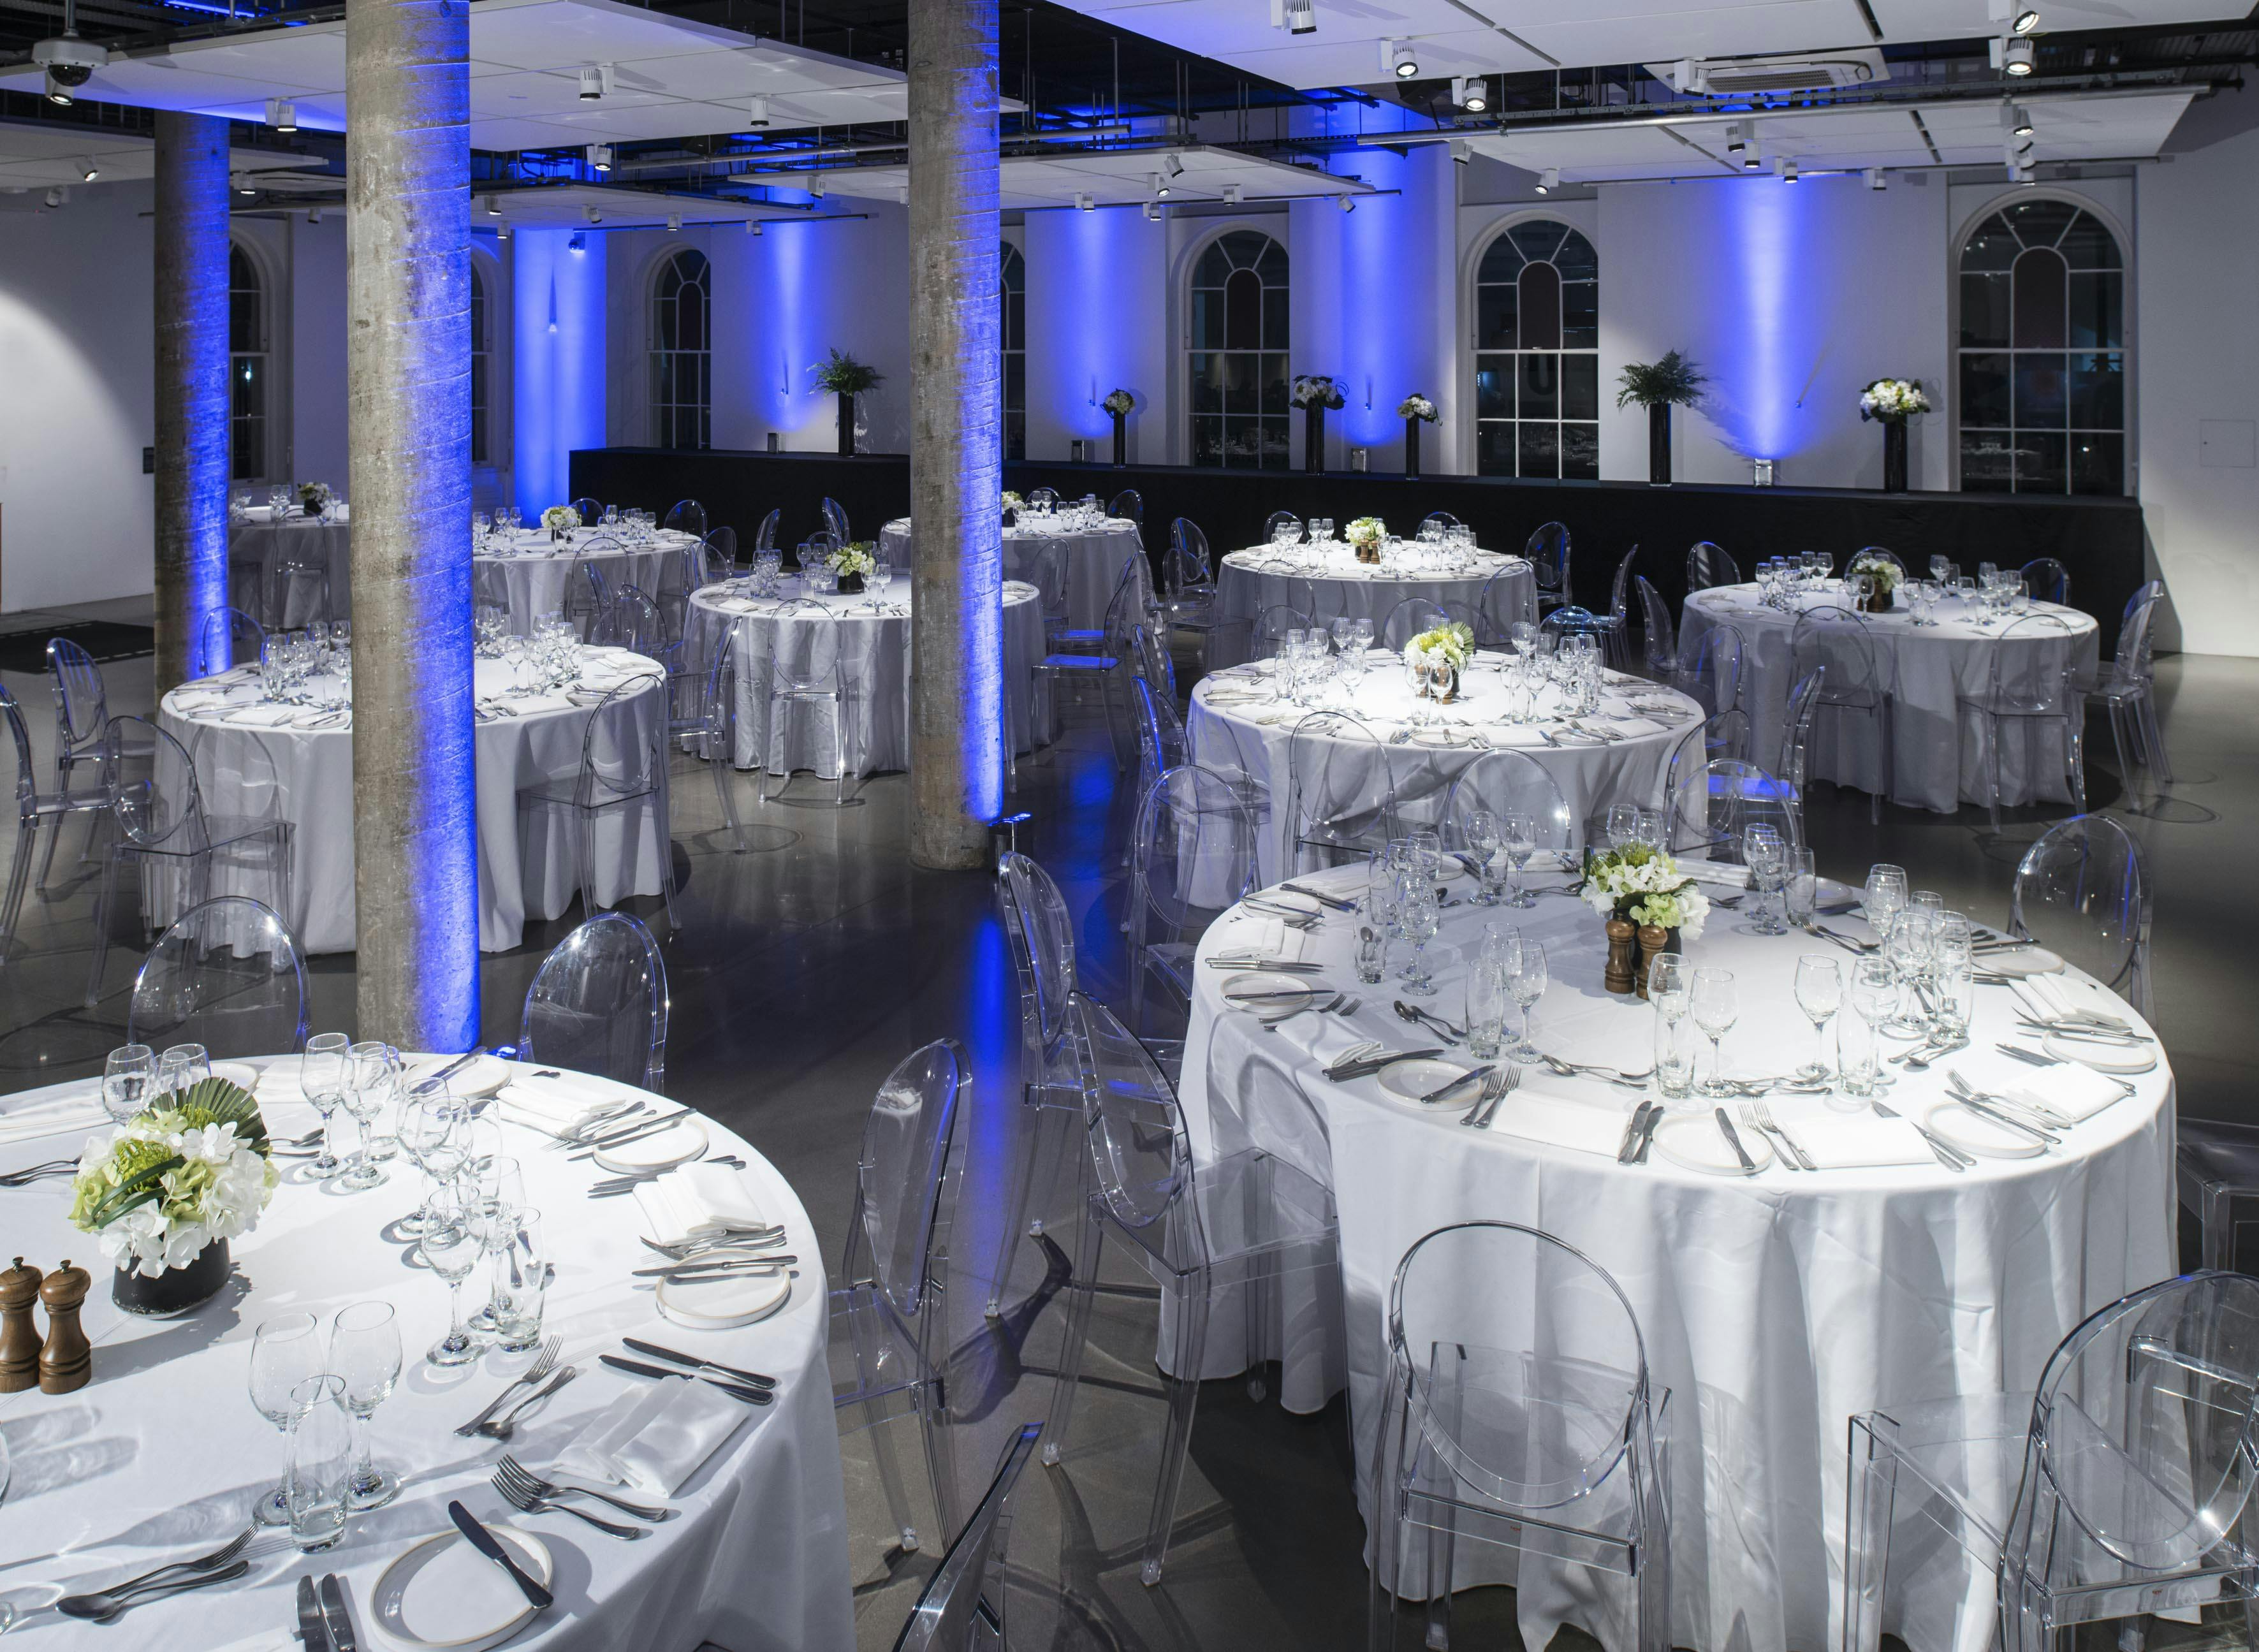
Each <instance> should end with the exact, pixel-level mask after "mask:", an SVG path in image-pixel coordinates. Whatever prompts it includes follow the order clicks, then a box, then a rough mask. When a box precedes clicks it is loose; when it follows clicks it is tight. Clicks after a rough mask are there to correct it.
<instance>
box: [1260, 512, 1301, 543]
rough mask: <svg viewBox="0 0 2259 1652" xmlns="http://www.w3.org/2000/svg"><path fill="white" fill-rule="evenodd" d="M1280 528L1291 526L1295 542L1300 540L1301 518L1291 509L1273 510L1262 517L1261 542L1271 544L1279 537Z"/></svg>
mask: <svg viewBox="0 0 2259 1652" xmlns="http://www.w3.org/2000/svg"><path fill="white" fill-rule="evenodd" d="M1281 528H1292V529H1293V530H1294V541H1295V543H1296V544H1300V543H1301V538H1302V519H1301V517H1300V516H1296V515H1295V514H1294V513H1293V511H1291V510H1274V511H1272V513H1271V514H1270V516H1267V517H1265V519H1264V523H1263V543H1264V544H1265V545H1269V544H1271V543H1272V541H1273V540H1274V539H1276V538H1278V537H1279V529H1281Z"/></svg>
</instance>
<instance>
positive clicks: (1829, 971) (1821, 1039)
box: [1796, 952, 1843, 1079]
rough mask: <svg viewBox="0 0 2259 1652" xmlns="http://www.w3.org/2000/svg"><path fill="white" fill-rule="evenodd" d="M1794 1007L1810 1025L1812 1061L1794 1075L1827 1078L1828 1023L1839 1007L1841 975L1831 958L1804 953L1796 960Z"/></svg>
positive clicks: (1818, 953)
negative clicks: (1802, 1013)
mask: <svg viewBox="0 0 2259 1652" xmlns="http://www.w3.org/2000/svg"><path fill="white" fill-rule="evenodd" d="M1796 1007H1797V1008H1799V1009H1800V1010H1802V1011H1803V1012H1804V1014H1805V1017H1806V1020H1808V1021H1810V1022H1811V1023H1812V1059H1811V1060H1809V1061H1807V1062H1806V1063H1805V1064H1804V1065H1803V1066H1801V1067H1799V1069H1797V1072H1798V1075H1799V1077H1801V1078H1806V1079H1826V1078H1828V1077H1830V1076H1832V1071H1831V1069H1830V1068H1829V1066H1828V1022H1831V1021H1833V1020H1834V1019H1835V1012H1836V1011H1837V1010H1839V1009H1841V1008H1842V1007H1843V972H1842V968H1841V967H1840V966H1839V965H1837V964H1836V962H1835V959H1834V958H1829V957H1828V956H1827V955H1826V954H1824V953H1820V952H1806V953H1805V954H1804V955H1803V956H1801V957H1800V958H1798V959H1797V960H1796Z"/></svg>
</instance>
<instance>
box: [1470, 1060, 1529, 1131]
mask: <svg viewBox="0 0 2259 1652" xmlns="http://www.w3.org/2000/svg"><path fill="white" fill-rule="evenodd" d="M1492 1082H1493V1084H1494V1085H1495V1086H1497V1093H1496V1094H1495V1095H1493V1096H1492V1097H1491V1100H1490V1106H1489V1107H1486V1108H1485V1109H1484V1111H1483V1115H1482V1122H1481V1123H1480V1124H1478V1125H1477V1126H1475V1128H1476V1129H1479V1130H1487V1129H1490V1122H1491V1121H1492V1120H1493V1119H1494V1118H1496V1117H1497V1116H1498V1110H1499V1108H1500V1107H1503V1106H1505V1105H1506V1098H1507V1097H1508V1096H1510V1095H1512V1094H1513V1093H1514V1092H1515V1091H1516V1090H1518V1089H1520V1088H1521V1068H1519V1067H1508V1068H1507V1069H1506V1071H1505V1072H1501V1073H1499V1074H1498V1075H1497V1076H1496V1077H1495V1078H1494V1079H1493V1080H1492Z"/></svg>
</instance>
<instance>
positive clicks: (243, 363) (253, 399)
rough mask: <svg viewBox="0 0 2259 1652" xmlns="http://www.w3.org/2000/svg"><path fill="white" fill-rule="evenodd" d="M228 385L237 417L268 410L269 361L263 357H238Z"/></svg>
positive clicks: (229, 375)
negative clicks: (231, 392)
mask: <svg viewBox="0 0 2259 1652" xmlns="http://www.w3.org/2000/svg"><path fill="white" fill-rule="evenodd" d="M228 384H229V388H230V389H232V391H233V393H234V394H233V396H232V404H233V410H234V413H235V415H236V417H239V418H240V417H243V416H244V415H246V414H256V413H264V412H265V411H266V410H267V360H266V358H265V357H263V356H238V357H236V358H235V362H234V371H233V372H232V373H230V374H228Z"/></svg>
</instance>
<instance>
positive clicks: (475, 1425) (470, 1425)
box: [455, 1335, 565, 1440]
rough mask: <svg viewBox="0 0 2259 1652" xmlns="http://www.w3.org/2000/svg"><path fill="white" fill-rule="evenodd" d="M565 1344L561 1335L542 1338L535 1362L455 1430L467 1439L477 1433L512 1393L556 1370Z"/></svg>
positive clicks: (511, 1379)
mask: <svg viewBox="0 0 2259 1652" xmlns="http://www.w3.org/2000/svg"><path fill="white" fill-rule="evenodd" d="M564 1346H565V1339H564V1338H563V1337H561V1336H558V1335H550V1336H547V1337H545V1338H544V1339H543V1340H542V1343H541V1351H540V1353H539V1354H538V1355H537V1356H535V1358H534V1361H533V1364H531V1365H529V1366H527V1367H526V1368H525V1369H524V1371H520V1372H519V1373H518V1374H517V1376H515V1377H513V1378H510V1381H509V1382H508V1383H507V1384H505V1385H503V1388H502V1392H500V1393H498V1394H496V1395H495V1397H494V1399H492V1400H491V1401H490V1402H489V1403H488V1406H487V1407H486V1409H485V1410H483V1411H481V1412H480V1413H479V1414H478V1415H477V1416H475V1417H474V1418H472V1419H471V1420H470V1421H468V1422H466V1423H461V1424H459V1425H458V1426H457V1427H456V1429H455V1432H456V1433H457V1434H459V1435H462V1437H463V1438H465V1439H466V1440H467V1439H469V1438H470V1437H471V1436H472V1435H474V1434H476V1433H477V1432H478V1431H479V1429H480V1428H481V1427H483V1426H484V1425H485V1423H486V1421H487V1420H488V1418H490V1417H492V1416H493V1415H494V1414H495V1412H497V1411H500V1410H501V1409H502V1404H503V1402H504V1401H505V1400H507V1399H509V1398H510V1396H511V1395H512V1394H514V1393H516V1392H517V1391H518V1390H519V1389H521V1388H524V1387H529V1386H531V1385H533V1384H535V1383H538V1382H539V1381H540V1380H541V1379H542V1378H544V1377H546V1376H547V1375H549V1373H550V1372H551V1371H554V1370H555V1369H556V1368H557V1356H558V1353H559V1350H560V1349H563V1348H564Z"/></svg>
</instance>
